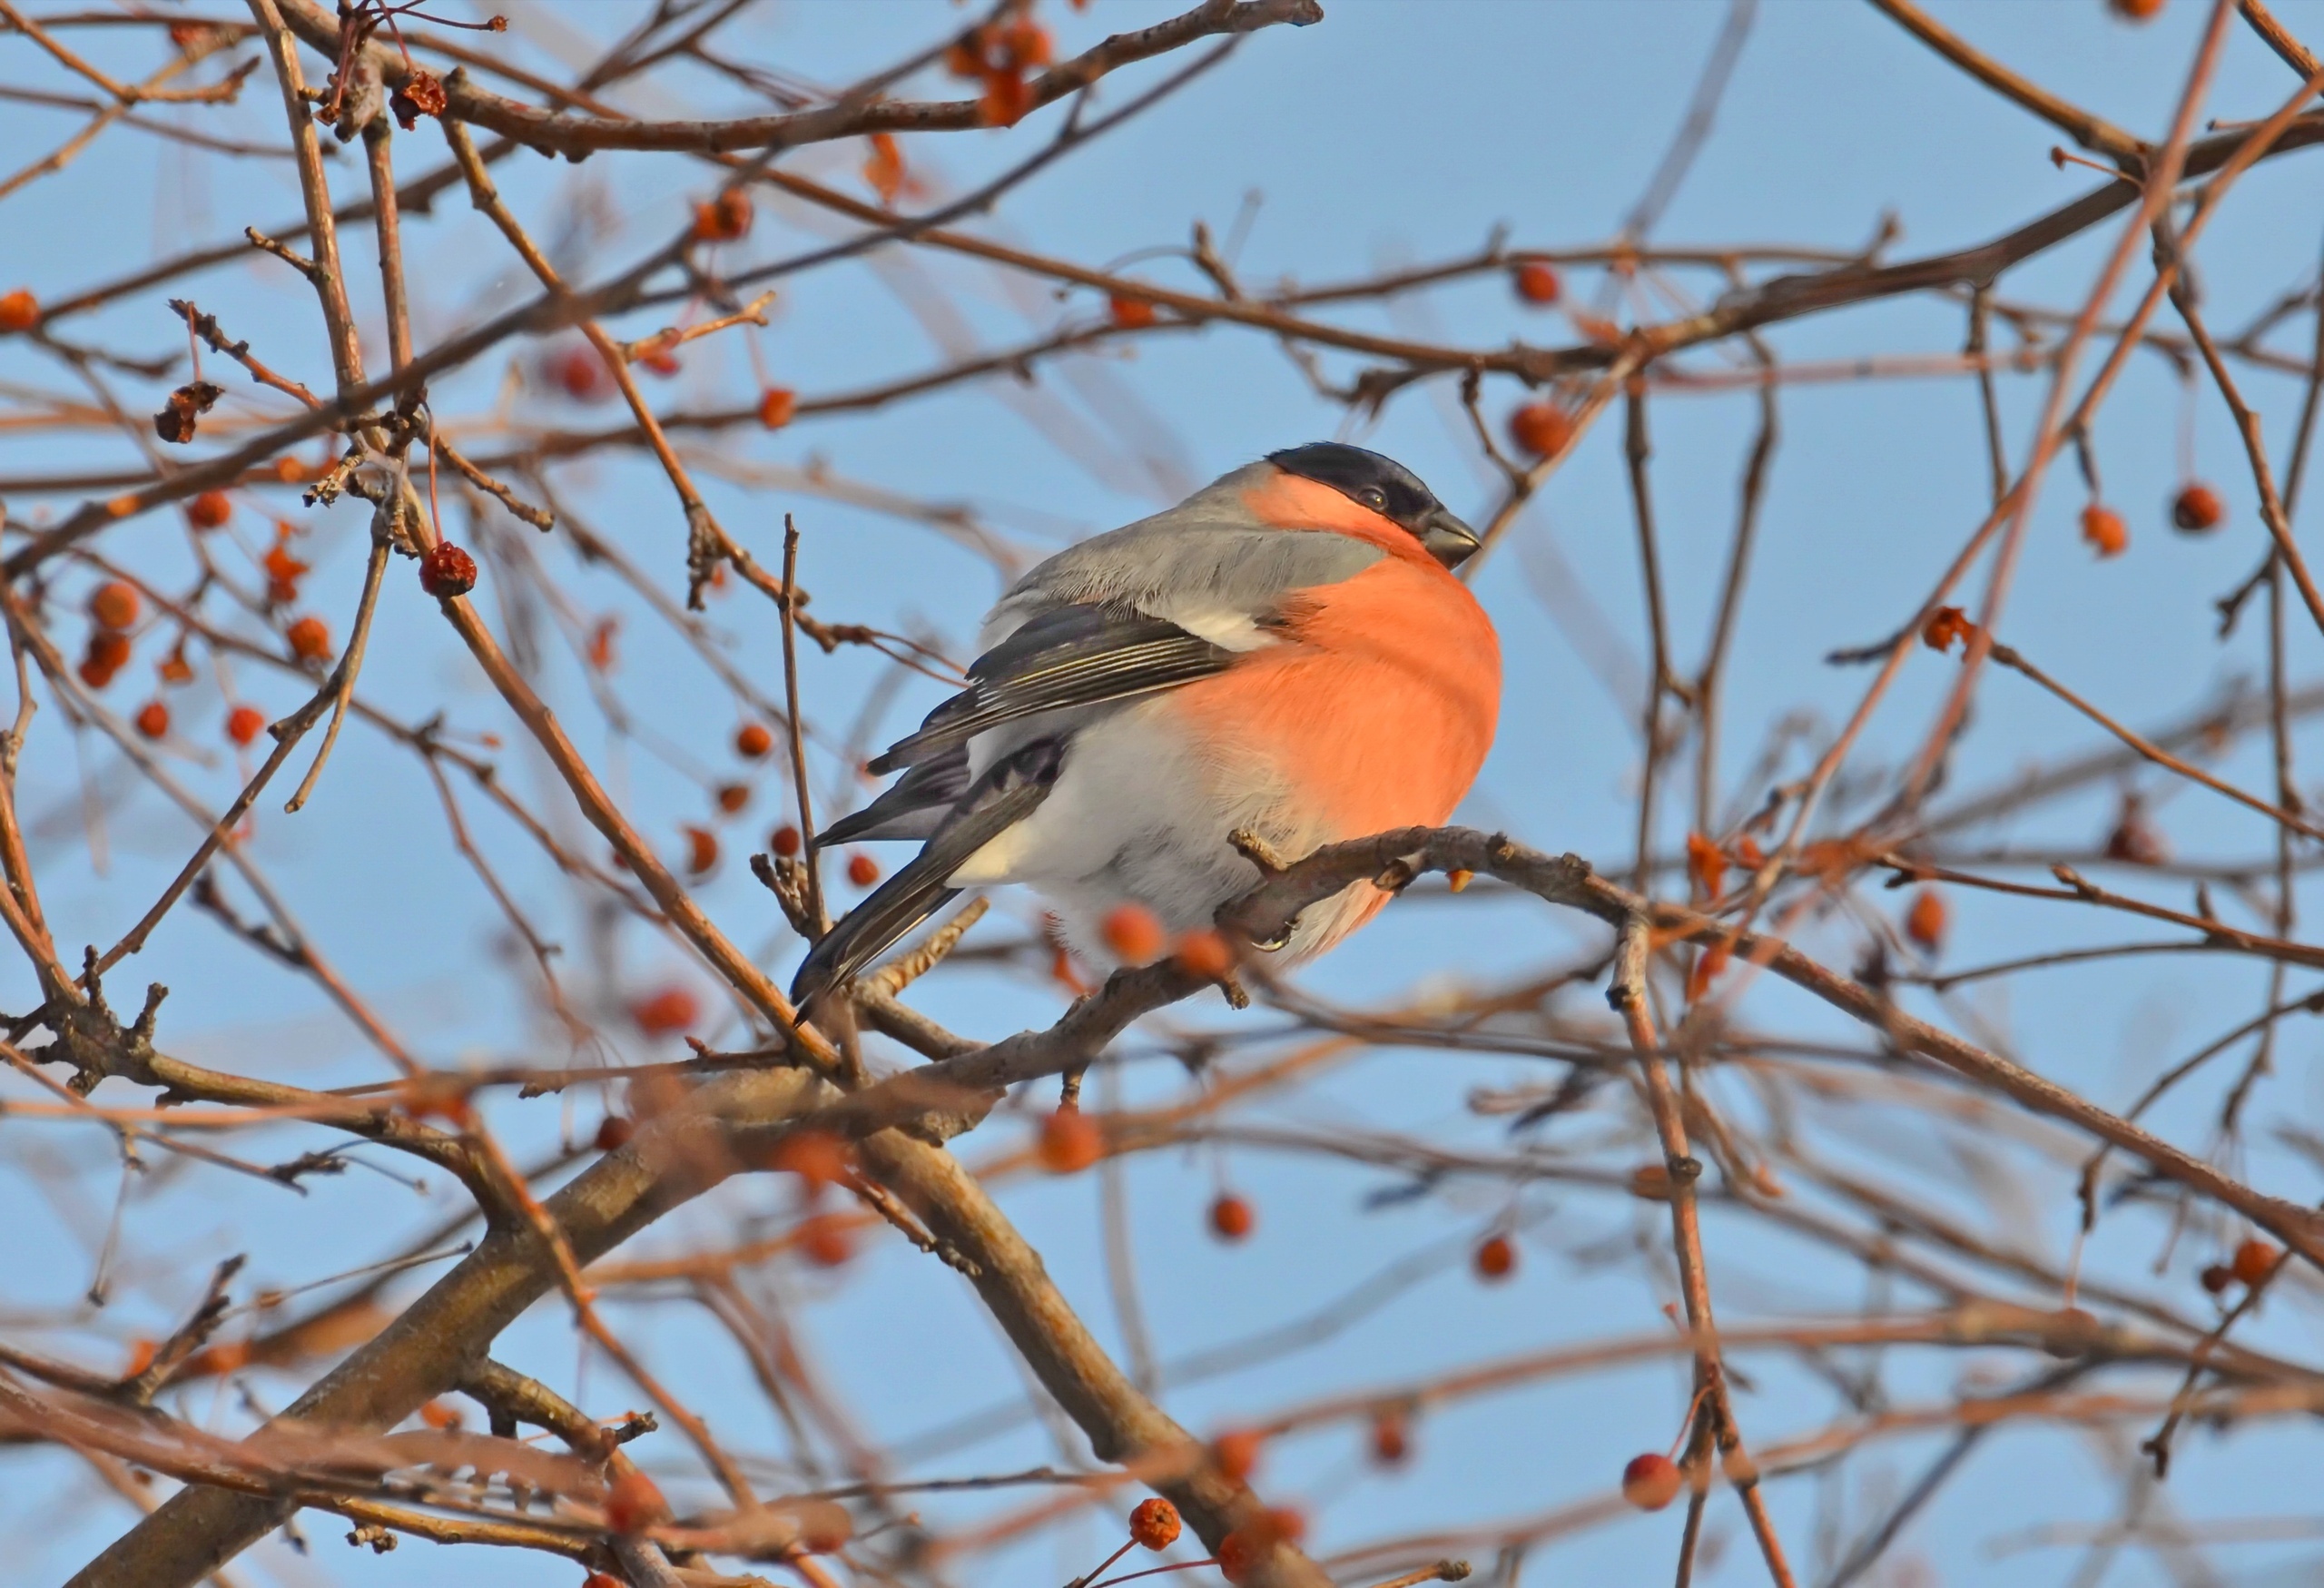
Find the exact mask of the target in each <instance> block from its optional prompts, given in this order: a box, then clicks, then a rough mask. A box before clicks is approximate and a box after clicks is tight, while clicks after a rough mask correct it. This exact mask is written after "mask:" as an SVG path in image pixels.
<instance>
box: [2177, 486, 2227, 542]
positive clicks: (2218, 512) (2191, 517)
mask: <svg viewBox="0 0 2324 1588" xmlns="http://www.w3.org/2000/svg"><path fill="white" fill-rule="evenodd" d="M2226 517H2227V508H2226V507H2225V505H2224V504H2222V503H2221V501H2220V499H2219V492H2217V491H2215V490H2213V489H2211V487H2209V486H2207V485H2203V484H2201V483H2198V484H2194V485H2190V486H2187V487H2186V488H2183V489H2181V491H2180V493H2179V494H2178V495H2177V496H2176V497H2174V498H2171V523H2172V524H2173V525H2174V526H2175V527H2177V528H2178V529H2179V530H2180V531H2181V533H2183V534H2188V535H2201V534H2202V533H2203V532H2204V531H2205V530H2207V529H2216V528H2219V526H2220V520H2221V519H2222V518H2226Z"/></svg>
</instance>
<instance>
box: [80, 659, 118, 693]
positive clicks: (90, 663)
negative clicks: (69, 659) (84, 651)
mask: <svg viewBox="0 0 2324 1588" xmlns="http://www.w3.org/2000/svg"><path fill="white" fill-rule="evenodd" d="M79 671H80V674H81V682H82V683H84V684H85V685H87V686H89V687H90V688H92V689H103V687H104V686H106V685H108V684H111V683H112V682H113V675H114V674H115V673H118V672H119V671H121V669H120V668H118V667H108V666H105V665H104V664H103V662H100V661H99V660H97V658H96V657H94V656H87V657H84V658H83V659H82V662H81V666H80V668H79Z"/></svg>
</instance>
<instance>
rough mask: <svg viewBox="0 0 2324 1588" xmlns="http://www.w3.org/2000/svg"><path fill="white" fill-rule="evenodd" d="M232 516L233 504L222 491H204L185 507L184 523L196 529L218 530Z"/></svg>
mask: <svg viewBox="0 0 2324 1588" xmlns="http://www.w3.org/2000/svg"><path fill="white" fill-rule="evenodd" d="M233 516H234V504H233V501H232V499H231V498H229V497H228V496H227V495H226V493H225V492H224V491H222V490H206V491H203V492H202V494H201V495H200V496H198V497H196V498H193V500H192V501H190V502H188V503H187V504H186V505H185V521H186V522H187V523H189V524H191V525H192V526H193V527H194V528H197V529H218V528H224V526H225V523H226V520H227V519H229V518H232V517H233Z"/></svg>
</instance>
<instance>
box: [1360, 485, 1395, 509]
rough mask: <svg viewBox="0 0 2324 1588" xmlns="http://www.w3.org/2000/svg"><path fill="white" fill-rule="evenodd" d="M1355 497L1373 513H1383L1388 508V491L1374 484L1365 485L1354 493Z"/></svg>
mask: <svg viewBox="0 0 2324 1588" xmlns="http://www.w3.org/2000/svg"><path fill="white" fill-rule="evenodd" d="M1355 499H1356V500H1357V501H1359V502H1362V503H1363V504H1364V506H1365V507H1367V508H1371V509H1372V510H1373V511H1374V512H1375V513H1384V512H1386V511H1387V510H1388V493H1387V492H1386V491H1384V490H1382V489H1381V488H1379V487H1378V486H1376V485H1367V486H1365V487H1364V488H1363V489H1362V490H1360V491H1358V492H1356V493H1355Z"/></svg>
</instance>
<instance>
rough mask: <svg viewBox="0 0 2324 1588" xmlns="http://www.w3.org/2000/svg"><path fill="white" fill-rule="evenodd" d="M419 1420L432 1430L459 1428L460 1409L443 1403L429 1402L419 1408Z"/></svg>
mask: <svg viewBox="0 0 2324 1588" xmlns="http://www.w3.org/2000/svg"><path fill="white" fill-rule="evenodd" d="M419 1420H420V1421H421V1422H423V1423H425V1424H427V1425H428V1426H429V1427H431V1428H457V1427H458V1426H459V1425H460V1414H459V1411H458V1408H457V1407H455V1406H448V1405H447V1404H446V1403H445V1402H443V1401H429V1402H428V1404H427V1405H426V1406H422V1407H420V1408H419Z"/></svg>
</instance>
